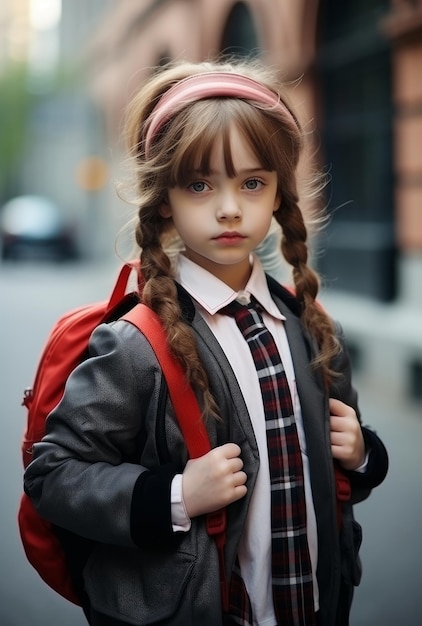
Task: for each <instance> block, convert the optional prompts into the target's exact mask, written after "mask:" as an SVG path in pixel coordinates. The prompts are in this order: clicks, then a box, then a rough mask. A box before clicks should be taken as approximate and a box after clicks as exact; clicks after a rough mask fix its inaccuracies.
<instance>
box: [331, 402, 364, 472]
mask: <svg viewBox="0 0 422 626" xmlns="http://www.w3.org/2000/svg"><path fill="white" fill-rule="evenodd" d="M329 403H330V414H331V415H330V432H331V452H332V454H333V457H334V458H335V459H337V460H338V461H339V463H340V465H342V467H344V469H346V470H355V469H357V468H358V467H359V466H360V465H362V463H363V462H364V460H365V443H364V440H363V435H362V429H361V427H360V424H359V420H358V418H357V416H356V413H355V411H354V410H353V409H352V407H350V406H348V405H347V404H344V402H341V401H340V400H335V399H334V398H330V401H329Z"/></svg>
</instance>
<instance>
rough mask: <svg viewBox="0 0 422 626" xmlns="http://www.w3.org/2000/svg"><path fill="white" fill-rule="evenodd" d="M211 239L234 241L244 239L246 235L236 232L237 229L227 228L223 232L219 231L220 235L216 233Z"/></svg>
mask: <svg viewBox="0 0 422 626" xmlns="http://www.w3.org/2000/svg"><path fill="white" fill-rule="evenodd" d="M213 239H214V240H215V241H221V242H228V243H230V242H231V243H234V242H237V241H241V240H242V239H246V237H245V236H244V235H242V234H241V233H238V232H237V231H234V230H229V231H226V232H224V233H221V235H217V236H216V237H213Z"/></svg>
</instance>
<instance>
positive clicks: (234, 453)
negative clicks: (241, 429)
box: [220, 443, 241, 459]
mask: <svg viewBox="0 0 422 626" xmlns="http://www.w3.org/2000/svg"><path fill="white" fill-rule="evenodd" d="M220 451H221V452H222V453H223V454H224V456H225V458H226V459H234V458H236V457H238V456H239V455H240V453H241V449H240V446H238V445H237V443H225V444H223V445H222V446H220Z"/></svg>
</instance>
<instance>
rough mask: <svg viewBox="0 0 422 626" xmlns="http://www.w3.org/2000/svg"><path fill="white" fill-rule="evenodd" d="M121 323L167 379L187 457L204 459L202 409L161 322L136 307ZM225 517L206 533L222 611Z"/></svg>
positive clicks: (222, 513) (216, 518) (212, 516)
mask: <svg viewBox="0 0 422 626" xmlns="http://www.w3.org/2000/svg"><path fill="white" fill-rule="evenodd" d="M121 319H122V320H125V321H126V322H129V323H130V324H132V325H133V326H135V327H136V328H138V330H140V332H141V333H142V334H143V335H145V337H146V338H147V340H148V342H149V343H150V345H151V347H152V349H153V350H154V353H155V356H156V357H157V360H158V362H159V364H160V366H161V369H162V372H163V376H164V378H165V379H166V382H167V387H168V392H169V395H170V399H171V402H172V405H173V408H174V412H175V414H176V418H177V420H178V423H179V426H180V429H181V431H182V434H183V438H184V440H185V443H186V447H187V449H188V452H189V457H190V458H192V459H195V458H198V457H200V456H203V455H204V454H206V453H207V452H209V450H210V449H211V445H210V441H209V438H208V433H207V430H206V428H205V425H204V422H203V420H202V416H201V410H200V408H199V405H198V401H197V399H196V396H195V394H194V392H193V389H192V387H191V385H190V384H189V383H188V381H187V380H186V377H185V373H184V371H183V368H182V366H181V365H180V364H179V363H178V362H177V361H176V360H175V359H174V358H173V356H172V355H171V353H170V351H169V349H168V343H167V337H166V334H165V331H164V328H163V326H162V324H161V320H160V318H159V317H158V315H156V313H154V311H152V309H150V308H149V307H147V306H146V305H145V304H137V305H136V306H134V307H133V309H131V310H130V311H129V312H128V313H126V315H124V316H123V317H122V318H121ZM226 527H227V514H226V510H225V509H221V510H219V511H215V512H214V513H209V514H208V515H207V531H208V534H209V535H210V536H212V537H214V539H215V542H216V546H217V551H218V558H219V563H220V589H221V601H222V606H223V610H224V611H227V609H228V584H227V575H226V568H225V561H224V546H225V543H226Z"/></svg>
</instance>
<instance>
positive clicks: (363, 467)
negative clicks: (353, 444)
mask: <svg viewBox="0 0 422 626" xmlns="http://www.w3.org/2000/svg"><path fill="white" fill-rule="evenodd" d="M370 454H371V450H367V452H366V454H365V459H364V461H363V463H362V465H359V467H357V468H356V469H355V470H353V471H354V472H359V474H364V473H365V472H366V468H367V467H368V461H369V455H370Z"/></svg>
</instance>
